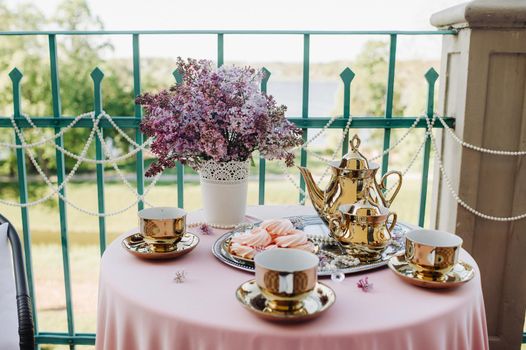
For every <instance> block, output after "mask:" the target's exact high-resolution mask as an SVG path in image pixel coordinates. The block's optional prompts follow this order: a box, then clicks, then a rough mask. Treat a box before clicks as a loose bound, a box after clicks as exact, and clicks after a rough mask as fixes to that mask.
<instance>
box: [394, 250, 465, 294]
mask: <svg viewBox="0 0 526 350" xmlns="http://www.w3.org/2000/svg"><path fill="white" fill-rule="evenodd" d="M387 265H388V266H389V268H390V269H391V270H392V271H393V272H394V273H395V274H396V275H397V276H398V277H400V278H401V279H402V280H404V281H406V282H408V283H410V284H413V285H415V286H419V287H424V288H437V289H438V288H453V287H458V286H460V285H462V284H464V283H466V282H468V281H470V280H471V279H472V278H473V277H474V276H475V271H474V269H473V267H472V266H471V265H469V264H468V263H466V262H463V261H459V262H458V263H457V264H456V265H455V266H454V267H453V269H452V270H451V271H449V272H447V273H445V274H435V275H431V276H425V275H421V274H418V273H417V271H416V270H415V269H414V268H413V267H412V266H411V265H409V263H408V262H407V261H406V260H405V256H404V255H397V256H393V257H392V258H391V259H390V260H389V262H388V264H387Z"/></svg>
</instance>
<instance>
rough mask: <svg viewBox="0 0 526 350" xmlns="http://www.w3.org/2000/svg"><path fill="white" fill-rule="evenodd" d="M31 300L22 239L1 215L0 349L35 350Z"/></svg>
mask: <svg viewBox="0 0 526 350" xmlns="http://www.w3.org/2000/svg"><path fill="white" fill-rule="evenodd" d="M34 346H35V336H34V327H33V315H32V312H31V299H30V297H29V294H28V291H27V278H26V273H25V268H24V259H23V255H22V248H21V245H20V239H19V238H18V234H17V232H16V230H15V228H14V227H13V226H12V225H11V224H10V223H9V221H8V220H7V219H6V218H5V217H3V216H2V215H0V350H14V349H22V350H26V349H27V350H29V349H31V350H32V349H34Z"/></svg>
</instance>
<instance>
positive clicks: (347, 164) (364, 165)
mask: <svg viewBox="0 0 526 350" xmlns="http://www.w3.org/2000/svg"><path fill="white" fill-rule="evenodd" d="M360 143H361V140H360V138H359V137H358V135H356V134H355V135H354V136H353V138H352V139H351V140H350V141H349V146H350V147H351V150H350V151H349V152H348V153H347V154H346V155H344V156H343V158H342V160H341V162H340V166H339V168H340V169H350V170H362V169H369V162H368V161H367V158H365V156H364V155H363V154H361V153H360V151H358V147H360Z"/></svg>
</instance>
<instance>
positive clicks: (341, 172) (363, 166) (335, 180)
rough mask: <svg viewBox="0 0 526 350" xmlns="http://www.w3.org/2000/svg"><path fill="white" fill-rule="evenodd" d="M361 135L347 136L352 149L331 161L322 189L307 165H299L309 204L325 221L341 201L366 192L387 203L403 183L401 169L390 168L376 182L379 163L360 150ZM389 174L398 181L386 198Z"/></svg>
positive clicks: (372, 199)
mask: <svg viewBox="0 0 526 350" xmlns="http://www.w3.org/2000/svg"><path fill="white" fill-rule="evenodd" d="M360 142H361V141H360V138H359V137H358V135H354V137H353V138H352V139H351V140H350V142H349V144H350V148H351V150H350V151H349V153H347V154H346V155H345V156H344V157H343V158H342V160H341V161H340V162H333V163H332V164H330V166H331V170H332V175H331V179H330V180H329V184H328V185H327V188H326V189H325V191H323V190H322V189H320V188H319V187H318V185H316V183H315V182H314V179H313V178H312V174H311V172H310V170H309V169H307V168H304V167H299V170H300V172H301V174H302V176H303V178H304V180H305V184H306V185H307V190H308V191H309V196H310V199H311V202H312V205H313V206H314V208H315V209H316V211H317V213H318V215H319V216H320V217H321V218H322V219H323V220H324V221H325V222H326V223H327V224H329V223H330V222H331V218H332V217H333V215H334V213H336V212H337V211H338V208H339V207H340V206H342V205H344V204H353V203H355V202H357V201H359V200H361V199H363V198H364V197H365V194H366V192H369V193H368V195H369V198H370V199H371V201H372V202H374V203H377V204H382V205H383V206H384V207H387V208H388V207H389V206H390V205H391V203H392V201H393V199H394V198H395V197H396V195H397V194H398V191H399V190H400V186H402V173H400V172H399V171H389V172H387V173H386V174H385V175H384V176H382V179H381V181H380V183H378V182H376V177H375V176H376V173H377V171H378V169H379V168H380V166H379V165H378V164H376V163H372V162H371V163H369V161H368V160H367V159H366V158H365V157H364V155H363V154H361V153H360V151H359V150H358V147H360ZM391 175H396V176H398V183H397V186H396V189H395V191H394V192H393V194H392V195H391V197H389V198H386V197H385V196H384V194H383V191H384V190H385V189H386V183H387V178H388V177H389V176H391Z"/></svg>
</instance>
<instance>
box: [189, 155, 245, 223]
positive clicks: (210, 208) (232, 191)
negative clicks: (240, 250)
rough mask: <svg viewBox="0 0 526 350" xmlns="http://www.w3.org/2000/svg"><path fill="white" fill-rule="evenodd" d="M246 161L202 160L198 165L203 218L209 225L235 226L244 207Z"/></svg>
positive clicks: (243, 214) (243, 212) (242, 215)
mask: <svg viewBox="0 0 526 350" xmlns="http://www.w3.org/2000/svg"><path fill="white" fill-rule="evenodd" d="M248 167H249V161H248V160H247V161H242V162H238V161H230V162H216V161H214V160H209V161H206V162H205V163H204V164H202V165H201V167H200V169H199V179H200V181H201V194H202V199H203V208H204V214H205V221H206V222H207V223H208V224H210V225H217V226H235V225H237V224H239V223H241V222H243V219H244V217H245V212H246V208H247V187H248Z"/></svg>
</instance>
